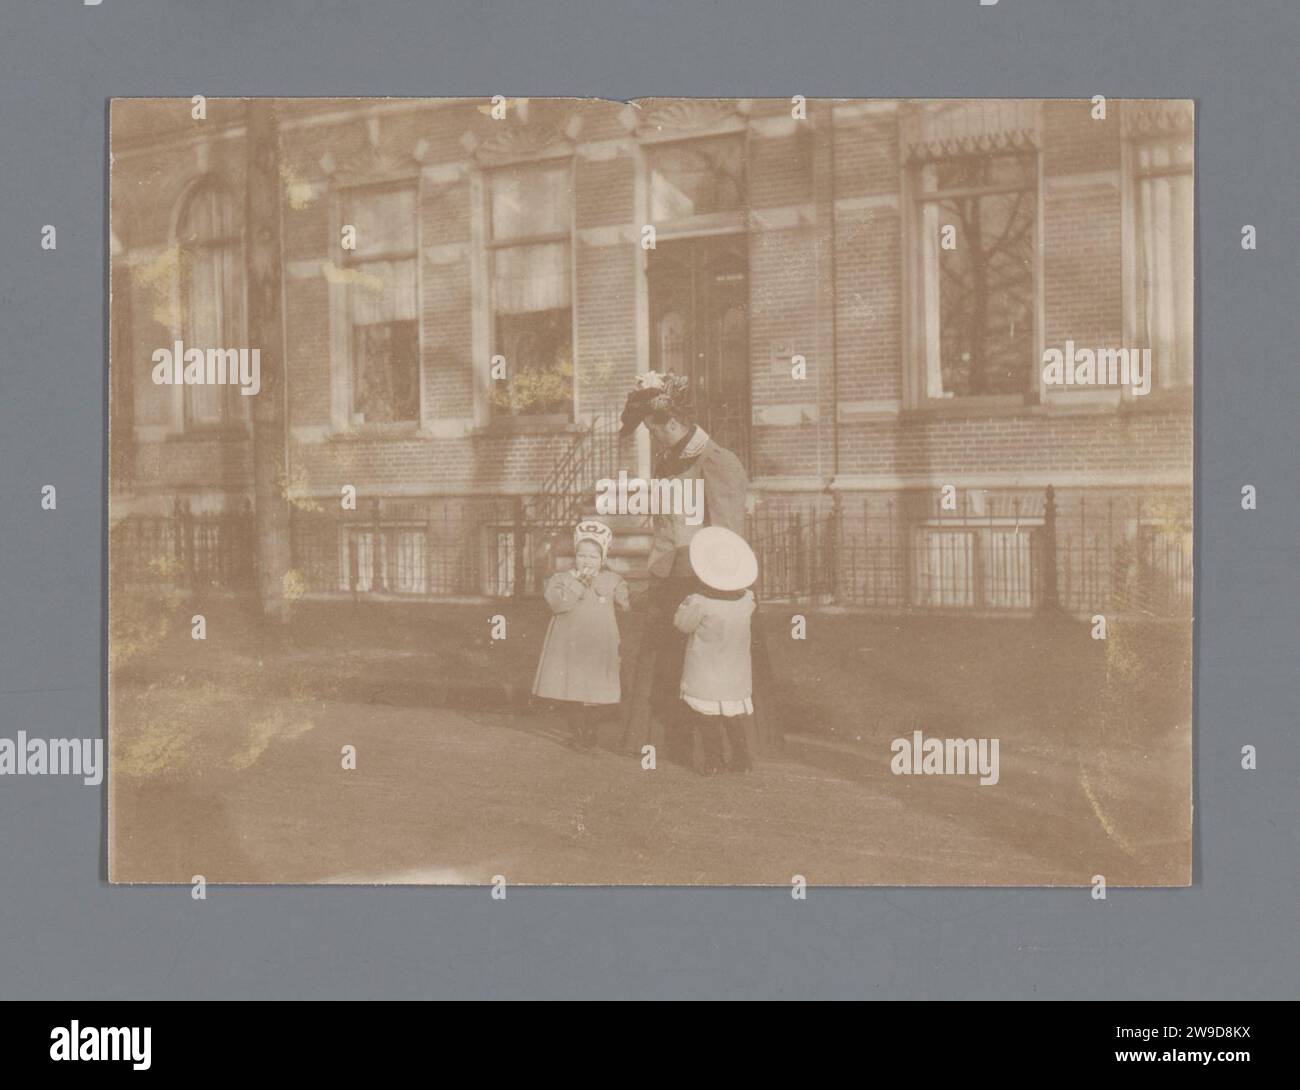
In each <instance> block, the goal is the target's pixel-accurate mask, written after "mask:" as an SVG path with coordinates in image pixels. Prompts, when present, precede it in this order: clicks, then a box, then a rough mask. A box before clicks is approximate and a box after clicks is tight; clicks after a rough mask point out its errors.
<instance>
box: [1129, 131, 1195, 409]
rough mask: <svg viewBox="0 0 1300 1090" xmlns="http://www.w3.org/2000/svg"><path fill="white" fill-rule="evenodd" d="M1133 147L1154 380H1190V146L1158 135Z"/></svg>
mask: <svg viewBox="0 0 1300 1090" xmlns="http://www.w3.org/2000/svg"><path fill="white" fill-rule="evenodd" d="M1136 150H1137V172H1138V179H1137V211H1138V239H1137V244H1138V247H1139V251H1140V260H1139V263H1138V267H1139V271H1140V276H1141V285H1140V291H1141V302H1142V307H1143V317H1144V321H1145V330H1144V332H1145V334H1146V339H1147V344H1148V345H1149V346H1150V348H1151V357H1152V369H1153V370H1154V372H1155V376H1156V381H1157V382H1158V383H1159V384H1160V385H1161V386H1187V385H1190V384H1191V381H1192V332H1193V319H1192V302H1193V281H1192V273H1193V269H1194V265H1195V254H1194V237H1193V215H1194V190H1193V181H1192V174H1191V163H1192V146H1191V144H1190V143H1182V142H1166V141H1162V142H1158V143H1151V144H1140V145H1138V147H1137V149H1136ZM1184 166H1185V167H1186V168H1187V169H1186V170H1182V169H1180V168H1182V167H1184Z"/></svg>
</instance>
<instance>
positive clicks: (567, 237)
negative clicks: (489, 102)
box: [478, 155, 578, 432]
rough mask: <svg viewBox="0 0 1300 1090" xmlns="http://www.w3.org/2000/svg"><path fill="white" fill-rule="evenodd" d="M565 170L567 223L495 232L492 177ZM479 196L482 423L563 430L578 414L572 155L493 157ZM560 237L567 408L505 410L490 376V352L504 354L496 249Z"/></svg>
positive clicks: (521, 429)
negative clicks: (504, 234)
mask: <svg viewBox="0 0 1300 1090" xmlns="http://www.w3.org/2000/svg"><path fill="white" fill-rule="evenodd" d="M546 170H556V171H558V170H563V171H564V172H565V173H566V175H567V179H568V200H567V201H566V205H567V212H568V217H567V219H568V225H567V228H565V229H563V230H560V231H547V232H541V233H538V234H528V235H519V236H515V237H511V238H506V239H499V238H495V237H494V234H493V225H492V213H493V207H492V202H493V199H494V195H493V185H492V181H493V179H494V178H496V177H498V176H500V175H504V174H508V173H512V172H515V173H517V172H523V173H527V172H529V171H546ZM481 176H482V187H481V192H482V197H481V207H480V208H479V209H478V213H479V222H480V223H481V224H482V227H481V231H482V240H481V244H482V253H483V275H482V279H481V280H480V283H481V284H482V288H483V295H484V299H485V301H486V304H487V306H486V308H485V311H486V320H487V330H486V332H487V346H488V352H487V358H486V359H485V360H484V361H483V362H482V364H481V366H482V367H483V369H484V374H485V378H484V384H483V388H484V393H485V398H484V405H485V415H486V421H485V426H486V427H487V428H488V429H489V430H491V431H508V432H526V431H551V430H564V429H568V428H570V427H572V426H574V424H575V422H576V420H577V406H578V381H577V376H578V246H577V242H578V239H577V219H578V216H577V201H576V199H575V198H576V189H575V187H576V185H577V171H576V169H575V163H574V157H573V156H572V155H563V156H559V155H557V156H549V157H546V158H542V159H526V160H520V161H518V162H506V163H497V164H494V165H492V166H490V167H485V168H483V170H482V171H481ZM555 243H564V244H565V246H566V247H567V256H568V260H567V262H566V264H567V267H568V274H569V315H568V323H569V345H570V348H569V355H570V358H571V364H572V368H573V374H572V375H570V377H569V404H568V410H567V411H566V412H563V413H554V412H553V413H516V412H506V411H504V410H502V409H499V408H497V407H496V406H495V404H494V398H493V393H494V391H495V388H496V383H495V381H494V380H493V378H492V357H493V356H496V355H505V353H504V352H503V351H502V346H501V345H500V343H499V342H498V340H497V337H498V332H497V300H496V288H495V283H496V265H495V255H496V254H497V253H498V252H500V251H502V250H509V249H519V248H522V247H525V246H543V245H554V244H555ZM510 365H511V364H510V358H509V356H506V366H507V367H510Z"/></svg>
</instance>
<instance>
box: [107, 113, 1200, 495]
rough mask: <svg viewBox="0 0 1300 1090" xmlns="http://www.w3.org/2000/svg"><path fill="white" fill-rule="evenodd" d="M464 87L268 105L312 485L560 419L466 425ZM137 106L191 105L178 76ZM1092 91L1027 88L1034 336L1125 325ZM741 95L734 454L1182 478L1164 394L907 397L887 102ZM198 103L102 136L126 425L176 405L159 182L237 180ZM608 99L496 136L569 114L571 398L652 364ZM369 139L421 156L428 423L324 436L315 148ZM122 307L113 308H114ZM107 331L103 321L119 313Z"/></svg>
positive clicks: (305, 462)
mask: <svg viewBox="0 0 1300 1090" xmlns="http://www.w3.org/2000/svg"><path fill="white" fill-rule="evenodd" d="M815 105H816V104H810V107H812V106H815ZM1111 105H1112V109H1113V107H1114V105H1115V104H1111ZM482 107H483V103H481V102H471V101H466V102H452V103H442V104H437V105H434V106H430V107H428V108H423V109H420V110H415V111H406V112H401V111H397V112H394V111H392V110H391V109H387V108H385V109H381V110H379V111H377V112H370V113H367V112H365V110H364V109H363V112H362V113H357V114H355V116H351V117H349V116H339V117H337V118H332V117H331V119H328V120H325V121H321V122H319V123H313V124H301V123H300V122H301V120H302V119H303V118H304V117H307V116H310V115H311V114H312V113H313V112H315V113H316V114H319V115H321V116H324V115H332V114H336V113H337V114H340V115H346V114H347V113H348V111H350V110H352V111H355V109H356V104H355V103H348V102H346V101H343V102H338V103H326V104H322V105H320V106H319V107H317V108H315V110H314V111H313V109H312V108H311V107H306V106H301V105H299V106H295V108H294V110H292V111H289V113H290V114H292V116H293V117H294V118H295V119H296V120H295V121H293V122H292V123H291V124H290V125H289V127H287V128H286V130H285V136H284V164H285V166H284V174H285V180H286V187H285V219H284V246H285V258H286V262H287V263H288V275H287V276H286V280H285V285H286V287H285V291H286V322H287V335H288V341H289V355H288V374H289V385H290V421H291V425H292V426H293V428H294V429H295V442H294V444H293V447H292V457H291V477H292V479H293V481H294V483H295V484H296V485H298V486H299V487H301V488H303V489H306V490H307V491H313V492H319V493H330V492H332V491H333V490H334V489H335V488H337V487H338V486H339V485H340V484H341V483H351V484H354V485H357V486H358V487H368V488H376V489H378V488H383V487H394V488H400V489H403V490H407V491H409V490H413V489H425V490H427V491H429V492H438V491H443V490H445V491H464V490H472V491H482V492H492V491H501V492H503V493H518V492H526V491H528V490H529V489H531V488H535V487H536V486H537V485H538V484H539V483H540V481H541V480H542V479H543V478H544V477H545V476H546V474H547V472H548V471H549V469H550V468H551V466H552V464H553V463H554V460H555V459H556V458H557V457H558V456H559V455H560V453H561V452H562V451H563V450H564V449H566V447H567V446H568V444H569V443H571V442H572V435H571V434H570V433H565V432H559V433H554V434H523V435H514V436H508V435H493V434H482V433H466V432H465V427H466V426H467V425H468V424H470V423H472V422H473V421H474V419H475V417H476V415H477V417H478V418H479V419H480V420H481V419H482V415H483V413H482V406H481V405H478V404H476V400H475V398H476V395H475V382H474V377H473V376H474V374H475V370H476V368H483V367H486V365H487V361H486V359H479V358H477V357H476V352H478V353H480V354H484V355H485V354H486V353H485V352H484V351H483V350H484V348H485V346H484V345H483V344H482V342H481V339H476V326H475V320H476V319H475V307H476V305H478V306H480V307H481V306H482V300H480V299H477V298H476V293H477V292H478V291H479V285H481V284H482V282H483V275H482V264H481V263H482V260H483V259H482V255H481V254H477V253H475V247H474V243H473V239H474V237H475V231H474V229H473V228H474V224H473V216H474V215H475V214H476V212H475V204H474V199H473V192H474V190H473V186H474V182H473V175H474V168H473V167H472V165H471V161H470V156H469V152H468V151H467V148H468V147H470V146H472V145H473V144H475V143H476V142H478V143H481V142H482V141H485V140H497V139H499V138H500V137H501V135H502V133H503V132H505V131H506V130H504V129H502V128H501V124H502V123H497V122H494V121H492V119H491V118H490V117H489V116H488V114H487V113H486V111H485V110H484V109H483V108H482ZM151 108H152V109H157V110H182V111H185V112H186V114H187V113H188V100H176V102H174V103H170V104H167V105H165V106H156V105H155V106H152V107H151ZM115 109H117V107H115ZM366 109H368V108H366ZM1089 111H1090V105H1089V104H1088V103H1086V102H1063V103H1056V102H1049V103H1045V104H1044V106H1043V108H1042V111H1041V117H1042V121H1041V129H1040V140H1041V148H1042V173H1043V221H1042V224H1041V231H1042V239H1043V245H1044V255H1043V283H1042V299H1043V335H1044V338H1045V344H1046V345H1049V346H1050V345H1059V344H1062V343H1063V342H1064V340H1066V339H1067V338H1068V339H1073V340H1075V341H1076V342H1077V343H1079V344H1087V345H1091V346H1119V345H1122V343H1123V337H1124V313H1123V298H1122V291H1121V279H1122V271H1123V255H1122V253H1121V207H1122V206H1121V191H1120V184H1121V183H1120V178H1119V173H1118V168H1119V147H1120V144H1119V136H1118V118H1117V113H1116V116H1114V117H1112V119H1110V120H1107V121H1094V120H1092V118H1091V117H1090V114H1089ZM749 116H750V122H749V129H750V131H749V149H750V152H749V162H748V185H749V193H750V204H751V208H752V216H751V226H750V235H749V238H748V252H749V283H750V314H749V322H750V328H749V334H750V361H751V379H752V399H753V405H754V411H755V424H754V428H753V454H752V467H751V468H752V473H753V476H755V477H757V478H804V479H805V480H806V481H807V482H808V483H809V485H810V486H812V487H816V486H817V485H818V482H822V483H827V482H829V480H830V477H831V475H832V474H833V473H834V472H835V471H838V472H839V474H841V475H849V476H853V475H863V476H874V477H881V476H886V475H897V476H901V477H907V476H913V475H935V474H942V473H943V472H945V471H954V472H956V471H960V472H962V473H965V474H978V473H983V472H988V473H998V474H1005V473H1014V472H1017V471H1023V470H1029V469H1032V470H1035V471H1044V470H1055V469H1058V468H1059V469H1060V470H1062V471H1071V472H1075V473H1078V472H1090V473H1095V474H1097V475H1098V483H1099V484H1101V483H1104V479H1105V477H1106V474H1108V473H1112V472H1114V473H1116V474H1118V473H1123V474H1126V475H1128V477H1130V478H1131V476H1132V475H1133V474H1134V473H1141V472H1144V471H1147V470H1150V471H1152V472H1153V473H1163V474H1165V475H1166V476H1168V475H1169V474H1170V473H1176V472H1179V471H1185V472H1186V473H1187V474H1188V476H1189V478H1190V460H1191V418H1190V413H1189V412H1188V410H1187V407H1186V403H1185V402H1176V403H1174V404H1173V405H1172V407H1171V408H1169V409H1168V410H1162V409H1161V408H1160V406H1159V405H1158V404H1156V403H1154V402H1153V403H1152V404H1151V405H1150V406H1145V405H1144V406H1142V407H1141V410H1140V411H1097V409H1096V408H1095V407H1089V408H1088V409H1087V410H1086V411H1085V410H1084V409H1083V408H1082V407H1080V408H1079V409H1078V410H1075V409H1073V408H1072V407H1071V406H1070V405H1068V404H1067V405H1064V406H1062V405H1061V404H1060V403H1059V399H1058V401H1057V402H1055V403H1053V404H1052V405H1049V406H1026V407H1025V409H1024V410H1023V411H1017V412H1011V413H1003V414H998V415H992V414H984V413H978V412H970V413H967V414H966V415H961V416H954V415H952V414H951V413H944V414H935V413H927V412H926V411H924V410H922V411H917V412H911V411H908V410H909V408H910V407H909V406H908V405H907V403H906V395H905V385H906V384H905V381H904V376H905V374H906V366H907V365H906V361H905V360H904V358H903V354H904V352H905V351H906V345H907V338H906V335H905V330H904V324H905V320H906V318H907V308H908V306H909V304H908V301H907V299H906V297H905V294H904V284H903V279H902V268H903V262H904V260H905V258H907V256H908V253H909V250H908V249H907V248H906V247H907V246H908V245H910V244H908V243H905V242H904V240H903V239H902V238H901V231H902V226H901V225H902V223H903V220H904V214H905V212H906V208H905V202H906V201H907V199H908V198H907V193H906V188H905V186H904V185H903V180H902V179H903V174H904V167H903V164H902V162H901V154H902V151H901V140H900V129H899V111H898V110H895V109H891V108H888V107H885V108H872V109H863V108H860V107H856V106H854V107H847V108H842V109H840V110H839V111H838V114H837V120H836V123H835V124H834V128H833V147H831V146H830V144H829V143H823V144H818V143H816V141H815V139H814V134H813V131H812V129H811V128H810V126H811V125H813V124H825V123H826V114H825V113H824V112H819V111H818V110H817V109H813V110H811V111H810V118H811V119H812V120H811V121H809V122H807V123H800V122H791V123H790V124H785V123H784V122H783V120H782V119H783V118H785V119H787V120H788V119H789V106H788V103H785V102H782V101H779V100H773V101H771V102H760V103H756V104H755V105H754V106H753V107H752V110H751V113H750V115H749ZM368 117H369V118H371V120H370V122H369V123H368V122H367V118H368ZM210 118H211V119H212V120H210V121H209V122H208V124H209V125H211V128H209V129H208V130H198V129H195V128H193V127H186V126H180V127H179V128H178V127H175V126H173V127H172V129H171V130H170V131H173V132H175V134H176V135H175V136H174V137H169V138H166V139H163V138H161V137H160V138H159V140H158V141H157V142H155V144H153V145H149V144H147V143H143V142H138V143H137V144H136V145H135V146H132V147H130V148H123V149H116V148H115V154H116V155H117V160H116V163H115V166H114V176H113V195H112V213H113V229H114V234H115V237H116V238H117V240H118V242H119V244H120V246H121V247H122V249H123V253H122V255H121V256H120V257H119V261H121V262H124V263H126V264H127V265H128V266H129V268H130V288H131V303H132V305H131V307H130V310H129V315H130V317H129V323H130V326H129V329H128V330H127V331H126V335H125V336H123V337H121V338H120V341H121V342H122V343H127V344H129V350H127V351H126V355H125V358H122V359H115V360H114V366H115V367H130V368H132V371H133V378H134V382H133V389H134V397H133V405H132V408H133V412H134V424H135V425H137V426H143V427H146V428H148V427H156V428H157V427H161V428H166V427H168V426H173V425H175V423H176V422H175V419H174V413H173V410H172V408H171V402H170V401H169V398H171V397H172V391H170V390H168V389H167V388H159V387H155V386H153V384H152V383H151V382H150V381H149V367H150V363H149V355H150V352H151V351H152V350H153V349H154V348H156V347H160V346H162V345H167V344H170V343H171V340H172V334H171V325H172V324H173V323H174V322H175V321H176V318H177V316H176V315H175V310H174V303H173V285H174V283H175V276H176V261H175V251H174V249H173V248H172V243H171V230H172V219H173V217H174V214H175V210H176V207H177V204H178V202H179V201H180V200H181V198H182V195H183V194H184V192H185V190H186V187H187V186H188V185H190V184H192V183H193V182H194V181H195V180H196V179H198V178H200V177H202V176H204V174H205V173H215V174H216V175H217V176H218V177H219V178H220V179H221V180H222V181H223V183H224V184H227V185H229V186H231V187H232V192H234V193H236V194H241V193H242V189H241V187H242V184H243V182H242V151H241V150H240V146H239V130H238V127H237V126H238V115H237V113H230V112H225V113H220V112H219V113H213V114H210ZM375 118H377V122H376V121H375V120H374V119H375ZM628 119H629V118H628V108H627V107H625V106H624V105H622V104H619V103H601V102H585V101H583V102H570V103H549V104H548V103H533V104H530V106H529V121H528V123H527V125H519V124H517V122H515V121H512V122H511V124H512V125H514V128H512V129H511V130H510V134H511V138H512V139H516V140H518V141H522V142H523V144H521V145H520V146H524V144H526V141H527V139H528V138H529V136H530V134H536V133H538V132H542V131H546V132H548V133H550V134H551V136H552V137H557V138H558V137H559V136H560V135H562V134H563V133H565V132H571V133H573V134H576V140H577V142H578V147H577V152H576V155H575V159H574V163H575V166H574V179H575V188H576V212H575V222H576V229H577V231H576V236H575V243H574V265H575V282H576V307H575V311H576V325H575V343H576V349H577V365H578V366H577V380H578V407H579V412H580V413H585V412H588V411H593V410H595V409H597V408H601V407H604V406H605V405H608V404H611V403H617V402H620V401H621V398H622V395H623V392H624V391H625V390H626V388H627V386H628V384H629V383H630V381H631V379H632V377H633V376H634V375H635V374H636V372H637V371H638V370H639V369H641V368H642V367H644V366H645V365H646V364H647V359H646V357H645V355H644V353H645V346H644V344H638V329H637V313H638V306H639V305H640V304H641V302H642V300H641V297H640V293H641V292H643V290H644V289H643V287H642V285H641V281H640V277H641V274H640V271H639V270H640V267H641V264H642V262H641V254H640V251H639V230H640V223H639V222H638V216H639V213H638V209H637V208H636V194H637V170H638V169H639V162H640V160H639V157H638V155H637V152H636V141H635V137H634V136H632V135H630V134H629V130H628V127H627V125H628ZM575 121H576V124H575V123H574V122H575ZM199 124H201V123H198V122H195V123H194V125H195V126H197V125H199ZM376 133H377V136H376ZM205 145H206V147H205ZM818 148H820V149H821V150H820V151H819V150H818ZM417 154H418V155H419V156H420V159H419V161H418V163H416V162H415V156H416V155H417ZM375 156H377V157H378V158H379V159H380V160H385V159H387V160H389V161H399V160H400V161H403V162H406V161H410V163H411V164H413V165H412V166H411V168H410V169H412V170H413V171H415V172H416V173H418V174H419V175H420V177H421V181H420V200H419V215H420V237H421V244H422V247H423V252H422V255H421V258H420V267H419V276H420V287H421V295H420V323H421V360H420V366H421V372H422V385H423V414H424V422H425V430H424V432H423V433H421V434H417V435H393V436H385V435H362V436H358V437H346V436H331V434H330V429H331V427H332V421H331V394H330V374H331V371H330V366H331V365H330V352H331V340H330V321H331V305H330V291H329V283H328V280H327V273H326V270H325V268H324V266H325V265H326V263H330V262H335V263H336V262H337V261H338V259H339V256H340V255H339V254H338V253H337V252H336V247H337V244H338V239H336V238H334V237H332V228H331V217H330V201H331V200H332V199H333V198H332V187H333V186H334V185H336V184H337V178H336V177H335V176H333V175H331V174H330V173H329V171H328V170H327V166H328V167H330V168H331V169H333V170H336V171H338V170H340V169H341V168H342V167H343V166H344V165H346V164H350V163H355V162H366V161H368V160H369V159H370V158H372V157H375ZM240 203H241V204H242V199H241V201H240ZM832 221H833V230H832V229H830V228H829V227H828V224H829V223H830V222H832ZM832 237H833V240H834V249H833V254H831V255H829V256H828V254H827V253H826V249H825V248H826V246H828V245H829V242H828V240H829V239H831V238H832ZM832 264H833V268H834V271H835V280H834V282H833V283H832V282H831V281H830V279H829V276H828V270H829V269H830V268H831V267H832ZM122 312H123V313H126V311H125V308H123V311H122ZM117 315H118V310H117V308H115V311H114V320H115V321H117V320H118V317H117ZM832 316H833V318H834V328H833V329H832V328H831V325H830V323H831V320H832ZM123 320H124V321H125V320H127V319H123ZM114 343H115V344H116V343H119V339H118V338H117V337H116V336H115V342H114ZM832 345H834V347H835V353H834V358H833V359H832V355H831V347H832ZM778 349H779V350H780V351H784V352H789V353H795V352H798V353H800V354H802V355H804V356H805V357H806V358H807V360H808V366H809V378H808V379H807V380H806V381H805V382H804V383H798V382H795V381H794V380H792V379H790V378H789V377H788V368H786V369H784V370H783V369H779V368H777V367H776V366H774V364H773V353H774V352H775V351H777V350H778ZM837 417H838V421H837ZM226 445H228V446H229V447H230V451H229V452H226V451H225V448H224V446H223V445H222V441H220V440H213V439H202V440H192V439H191V440H178V439H175V438H171V439H164V438H159V439H158V440H157V442H150V443H144V444H141V446H142V449H141V451H140V452H139V455H138V457H137V459H136V460H135V466H136V469H135V472H136V474H137V475H138V481H137V484H138V485H139V486H140V487H141V488H163V487H168V486H177V487H180V486H184V487H188V488H194V487H204V486H209V487H214V488H220V489H239V488H245V489H246V488H247V487H248V484H249V465H248V456H247V440H246V439H231V440H229V442H228V444H226Z"/></svg>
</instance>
